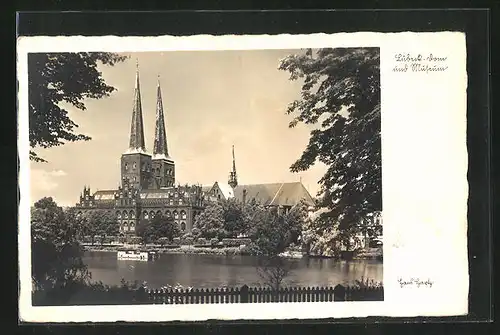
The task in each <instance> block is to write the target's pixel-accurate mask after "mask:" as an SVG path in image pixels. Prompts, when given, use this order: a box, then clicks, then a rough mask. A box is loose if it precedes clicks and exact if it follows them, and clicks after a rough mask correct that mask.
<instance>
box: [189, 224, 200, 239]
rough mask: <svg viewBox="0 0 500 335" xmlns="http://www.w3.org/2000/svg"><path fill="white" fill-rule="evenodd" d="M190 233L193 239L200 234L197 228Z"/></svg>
mask: <svg viewBox="0 0 500 335" xmlns="http://www.w3.org/2000/svg"><path fill="white" fill-rule="evenodd" d="M191 233H192V234H193V237H195V238H196V237H198V236H200V234H201V230H200V229H199V228H196V227H194V228H193V229H192V230H191Z"/></svg>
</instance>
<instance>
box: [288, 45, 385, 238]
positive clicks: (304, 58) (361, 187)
mask: <svg viewBox="0 0 500 335" xmlns="http://www.w3.org/2000/svg"><path fill="white" fill-rule="evenodd" d="M279 69H280V70H284V71H288V72H289V73H290V80H298V79H301V80H303V85H302V92H301V99H299V100H296V101H293V102H292V103H291V104H290V105H289V106H288V110H287V113H288V114H290V115H293V116H294V118H293V120H292V121H291V122H290V124H289V126H290V127H291V128H292V127H295V126H296V125H297V124H298V123H305V124H316V125H318V127H317V128H316V129H314V130H312V131H311V136H310V139H309V144H308V145H307V147H306V148H305V150H304V152H303V153H302V156H301V157H300V158H299V159H298V160H297V161H296V162H295V163H294V164H293V165H292V166H291V168H290V169H291V171H293V172H298V171H305V170H307V169H309V168H310V167H311V166H312V165H314V164H315V163H316V161H320V162H322V163H324V164H325V165H326V166H327V171H326V173H325V175H324V176H323V177H322V178H321V180H320V181H319V183H320V185H321V190H320V194H319V195H321V198H320V201H319V206H321V207H325V208H327V209H328V211H327V212H326V213H324V214H323V215H322V219H323V223H324V227H325V228H326V227H328V224H331V222H336V223H338V225H339V230H340V234H341V235H344V237H343V238H344V240H348V239H349V237H350V236H349V235H352V232H353V230H354V227H355V226H356V225H357V224H358V223H359V222H360V220H361V219H362V218H363V217H365V216H366V215H368V214H370V213H373V212H376V211H380V210H381V209H382V187H381V178H382V177H381V176H382V174H381V172H382V167H381V141H380V132H381V128H380V52H379V48H336V49H330V48H327V49H319V50H317V51H316V52H314V53H313V51H312V50H311V49H307V50H306V52H305V53H302V54H295V55H290V56H288V57H286V58H285V59H284V60H283V61H282V62H281V64H280V66H279Z"/></svg>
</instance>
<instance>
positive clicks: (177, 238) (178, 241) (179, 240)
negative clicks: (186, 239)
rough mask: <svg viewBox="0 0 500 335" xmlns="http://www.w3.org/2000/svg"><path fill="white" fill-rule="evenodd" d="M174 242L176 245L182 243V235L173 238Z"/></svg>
mask: <svg viewBox="0 0 500 335" xmlns="http://www.w3.org/2000/svg"><path fill="white" fill-rule="evenodd" d="M172 244H174V245H181V238H180V237H174V238H173V240H172Z"/></svg>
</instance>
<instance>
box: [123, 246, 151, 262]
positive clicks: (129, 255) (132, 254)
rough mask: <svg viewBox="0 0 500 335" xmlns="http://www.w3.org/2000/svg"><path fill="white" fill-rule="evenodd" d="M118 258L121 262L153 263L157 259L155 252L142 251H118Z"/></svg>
mask: <svg viewBox="0 0 500 335" xmlns="http://www.w3.org/2000/svg"><path fill="white" fill-rule="evenodd" d="M116 257H117V258H118V259H119V260H133V261H151V260H154V259H155V258H156V252H154V251H141V250H134V249H129V250H118V253H117V254H116Z"/></svg>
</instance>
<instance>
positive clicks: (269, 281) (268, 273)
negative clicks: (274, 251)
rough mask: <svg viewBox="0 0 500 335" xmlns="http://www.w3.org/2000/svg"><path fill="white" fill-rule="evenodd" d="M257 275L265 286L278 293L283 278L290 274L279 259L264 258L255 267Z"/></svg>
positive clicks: (283, 262) (285, 265) (288, 267)
mask: <svg viewBox="0 0 500 335" xmlns="http://www.w3.org/2000/svg"><path fill="white" fill-rule="evenodd" d="M257 274H258V275H259V277H260V278H261V279H262V281H263V282H264V284H265V285H267V286H269V287H270V288H271V289H272V290H274V291H278V290H279V289H280V287H281V285H282V283H283V281H284V280H285V278H286V277H287V276H288V275H289V274H290V266H289V264H288V263H287V262H286V261H285V260H283V259H281V258H280V257H276V256H273V257H268V258H264V259H263V260H262V263H261V264H260V265H259V266H258V267H257Z"/></svg>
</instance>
